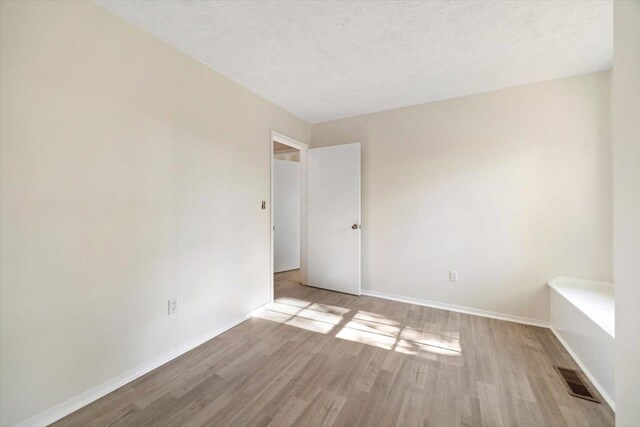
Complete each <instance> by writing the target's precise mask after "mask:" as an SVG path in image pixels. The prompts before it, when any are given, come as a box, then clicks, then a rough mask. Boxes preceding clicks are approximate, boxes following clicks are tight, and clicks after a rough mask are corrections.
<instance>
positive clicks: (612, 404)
mask: <svg viewBox="0 0 640 427" xmlns="http://www.w3.org/2000/svg"><path fill="white" fill-rule="evenodd" d="M549 329H551V332H553V335H555V336H556V338H558V341H560V344H562V346H563V347H564V348H565V350H567V353H569V355H570V356H571V357H572V358H573V360H574V361H575V362H576V363H577V364H578V366H579V367H580V369H582V372H584V374H585V375H586V376H587V378H589V381H591V384H593V386H594V387H595V388H596V389H597V390H598V392H599V393H600V395H602V397H603V398H604V400H605V401H606V402H607V403H608V404H609V406H610V407H611V410H613V412H615V411H616V404H615V402H614V401H613V399H611V397H610V396H609V395H608V394H607V392H606V391H604V388H603V387H602V386H601V385H600V383H599V382H598V381H597V380H596V378H595V377H594V376H593V375H591V372H589V370H588V369H587V367H586V365H585V364H584V363H582V361H581V360H580V358H579V357H578V355H577V354H576V353H575V352H574V351H573V350H572V349H571V347H569V344H567V342H566V341H565V340H563V339H562V337H561V336H560V334H559V333H558V331H556V330H555V328H554V327H553V326H550V327H549Z"/></svg>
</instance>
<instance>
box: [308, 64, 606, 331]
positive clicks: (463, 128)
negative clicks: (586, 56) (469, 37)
mask: <svg viewBox="0 0 640 427" xmlns="http://www.w3.org/2000/svg"><path fill="white" fill-rule="evenodd" d="M311 130H312V147H318V146H326V145H334V144H344V143H349V142H361V143H362V277H363V281H362V288H363V290H371V291H377V292H382V293H386V294H392V295H399V296H404V297H412V298H418V299H423V300H428V301H435V302H440V303H446V304H453V305H457V306H463V307H471V308H474V309H480V310H485V311H491V312H496V313H503V314H508V315H512V316H520V317H525V318H528V319H537V320H542V321H548V319H549V294H548V289H547V287H546V286H545V283H546V282H547V281H548V280H549V279H551V278H553V277H555V276H558V275H565V276H575V277H579V278H587V279H595V280H605V281H610V280H611V279H612V238H611V235H612V207H611V205H612V201H611V177H610V176H611V165H610V162H611V152H610V150H611V146H610V138H609V73H608V72H600V73H594V74H588V75H582V76H577V77H571V78H566V79H561V80H553V81H548V82H544V83H538V84H532V85H526V86H521V87H516V88H511V89H505V90H499V91H494V92H489V93H483V94H478V95H471V96H466V97H462V98H456V99H450V100H446V101H440V102H433V103H428V104H422V105H417V106H412V107H407V108H401V109H396V110H390V111H385V112H380V113H373V114H367V115H363V116H357V117H352V118H347V119H341V120H335V121H330V122H324V123H319V124H315V125H312V128H311ZM449 270H456V271H458V272H459V280H458V282H456V283H452V282H449V280H448V279H449Z"/></svg>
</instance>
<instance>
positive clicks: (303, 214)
mask: <svg viewBox="0 0 640 427" xmlns="http://www.w3.org/2000/svg"><path fill="white" fill-rule="evenodd" d="M274 141H275V142H279V143H281V144H284V145H288V146H289V147H293V148H297V149H298V150H300V281H301V282H302V283H303V284H306V283H307V150H308V149H309V145H308V144H305V143H304V142H300V141H298V140H297V139H294V138H291V137H288V136H287V135H284V134H281V133H279V132H276V131H274V130H271V139H270V140H269V146H270V147H271V148H270V150H271V156H270V158H269V164H270V170H271V177H270V181H271V193H270V197H271V201H270V202H269V203H270V205H269V211H270V215H271V265H270V267H269V273H270V275H269V281H268V283H269V284H270V287H271V289H270V294H271V302H273V299H274V295H273V292H274V285H275V284H274V280H273V274H274V271H273V253H274V247H273V246H274V232H273V154H274V153H273V142H274Z"/></svg>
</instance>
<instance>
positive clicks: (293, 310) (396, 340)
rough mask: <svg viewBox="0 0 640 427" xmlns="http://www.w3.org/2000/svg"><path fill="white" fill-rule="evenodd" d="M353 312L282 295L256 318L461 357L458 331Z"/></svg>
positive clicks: (406, 350) (418, 351)
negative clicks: (446, 331) (434, 329)
mask: <svg viewBox="0 0 640 427" xmlns="http://www.w3.org/2000/svg"><path fill="white" fill-rule="evenodd" d="M352 312H353V310H350V309H348V308H344V307H338V306H333V305H327V304H319V303H312V302H309V301H304V300H300V299H297V298H291V297H283V298H277V299H276V300H275V302H274V303H272V304H269V305H268V306H267V308H266V309H265V310H264V311H262V312H260V313H258V314H256V317H259V318H261V319H265V320H270V321H274V322H278V323H283V324H285V325H289V326H293V327H296V328H300V329H304V330H307V331H311V332H317V333H321V334H325V335H333V336H335V337H336V338H340V339H344V340H348V341H353V342H358V343H362V344H366V345H371V346H375V347H379V348H383V349H385V350H390V351H396V352H398V353H403V354H410V355H412V354H432V355H442V356H450V357H460V354H461V353H462V349H461V347H460V342H459V339H458V338H457V334H456V336H449V335H441V334H434V333H429V332H425V331H422V330H419V329H416V328H411V327H408V326H402V324H401V323H399V322H396V321H395V320H393V319H389V318H387V317H385V316H382V315H380V314H377V313H371V312H367V311H361V310H359V311H356V312H355V313H354V314H353V315H352V316H349V314H350V313H352Z"/></svg>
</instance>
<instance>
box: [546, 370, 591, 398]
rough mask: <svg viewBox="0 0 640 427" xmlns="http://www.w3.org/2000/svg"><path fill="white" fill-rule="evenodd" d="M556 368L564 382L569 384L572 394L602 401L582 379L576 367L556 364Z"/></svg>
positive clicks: (569, 390) (568, 388)
mask: <svg viewBox="0 0 640 427" xmlns="http://www.w3.org/2000/svg"><path fill="white" fill-rule="evenodd" d="M555 368H556V371H558V373H559V374H560V376H561V377H562V379H563V380H564V384H565V385H566V386H567V391H568V392H569V394H570V395H572V396H575V397H579V398H580V399H586V400H590V401H592V402H596V403H600V399H598V398H597V397H596V396H595V395H594V394H593V393H592V392H591V390H589V387H588V386H587V385H586V384H585V382H584V381H582V378H581V377H580V374H579V373H578V371H576V370H575V369H569V368H561V367H559V366H555Z"/></svg>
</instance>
